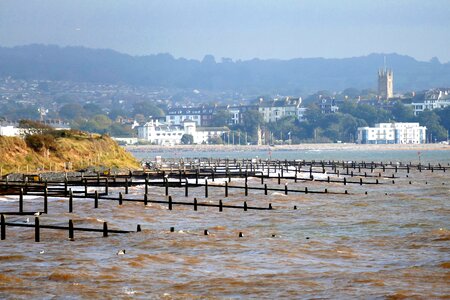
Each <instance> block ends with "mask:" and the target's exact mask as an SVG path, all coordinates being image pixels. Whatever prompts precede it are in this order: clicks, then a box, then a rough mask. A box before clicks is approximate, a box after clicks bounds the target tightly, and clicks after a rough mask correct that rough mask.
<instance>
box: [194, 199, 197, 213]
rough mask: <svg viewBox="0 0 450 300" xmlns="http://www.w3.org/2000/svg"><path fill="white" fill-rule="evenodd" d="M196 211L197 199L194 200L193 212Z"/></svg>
mask: <svg viewBox="0 0 450 300" xmlns="http://www.w3.org/2000/svg"><path fill="white" fill-rule="evenodd" d="M196 210H197V198H194V211H196Z"/></svg>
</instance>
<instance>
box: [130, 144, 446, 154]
mask: <svg viewBox="0 0 450 300" xmlns="http://www.w3.org/2000/svg"><path fill="white" fill-rule="evenodd" d="M125 149H126V150H128V151H133V152H140V151H142V152H144V151H163V150H165V149H170V150H180V151H183V150H185V151H200V152H204V151H245V150H249V151H254V150H287V151H288V150H356V151H380V150H381V151H383V150H386V151H397V150H415V151H423V150H448V151H450V145H445V144H389V145H382V144H377V145H372V144H351V143H342V144H337V143H334V144H331V143H330V144H297V145H276V146H269V145H261V146H257V145H249V146H244V145H174V146H159V145H139V146H125Z"/></svg>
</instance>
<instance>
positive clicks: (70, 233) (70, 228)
mask: <svg viewBox="0 0 450 300" xmlns="http://www.w3.org/2000/svg"><path fill="white" fill-rule="evenodd" d="M73 239H74V234H73V221H72V219H70V220H69V240H70V241H73Z"/></svg>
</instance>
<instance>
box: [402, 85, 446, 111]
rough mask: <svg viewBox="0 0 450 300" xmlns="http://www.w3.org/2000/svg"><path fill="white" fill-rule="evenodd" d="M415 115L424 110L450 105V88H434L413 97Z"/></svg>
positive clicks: (412, 103)
mask: <svg viewBox="0 0 450 300" xmlns="http://www.w3.org/2000/svg"><path fill="white" fill-rule="evenodd" d="M410 105H411V106H412V108H413V109H414V115H416V116H417V115H418V114H420V113H421V112H423V111H424V110H434V109H437V108H445V107H447V106H450V88H446V89H443V88H441V89H432V90H428V91H426V92H425V93H423V94H420V95H418V96H416V97H415V98H413V99H412V101H411V104H410Z"/></svg>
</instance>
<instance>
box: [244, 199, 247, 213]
mask: <svg viewBox="0 0 450 300" xmlns="http://www.w3.org/2000/svg"><path fill="white" fill-rule="evenodd" d="M244 211H247V201H244Z"/></svg>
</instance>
